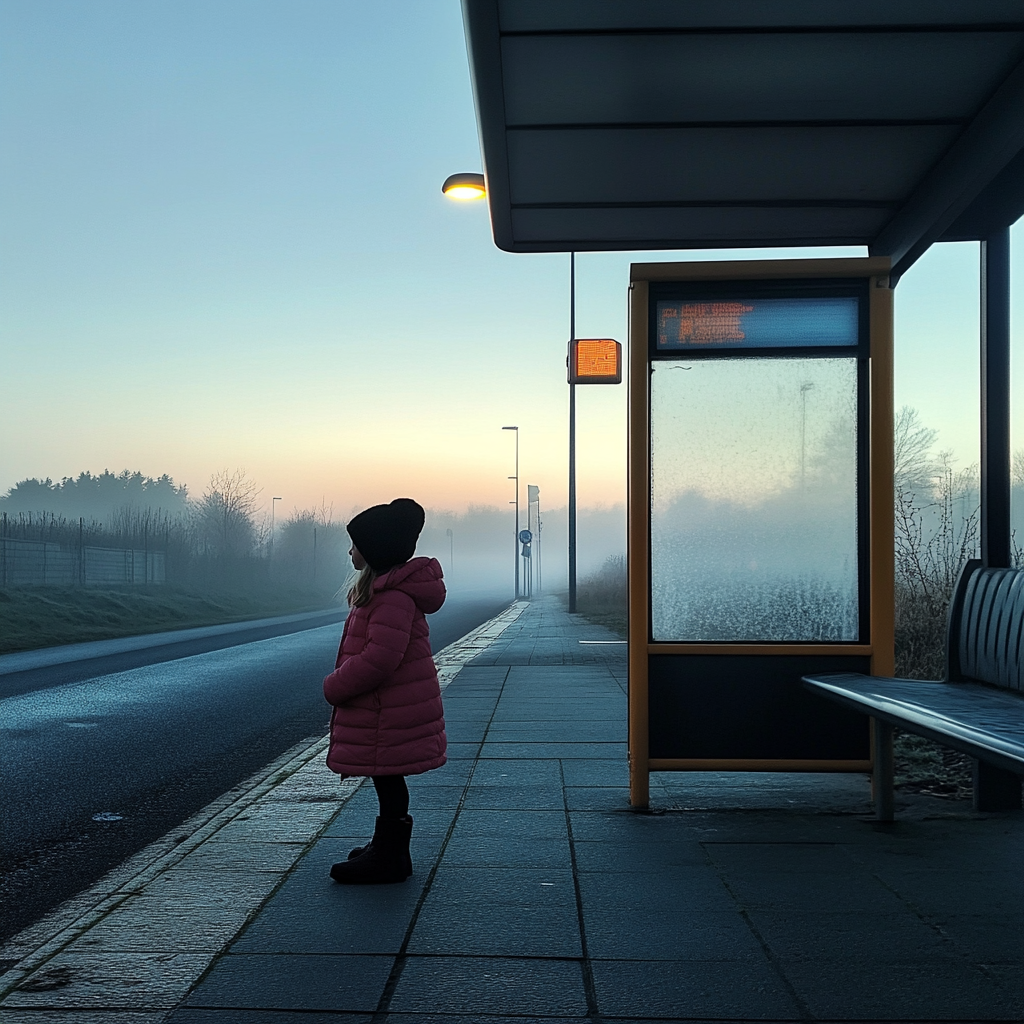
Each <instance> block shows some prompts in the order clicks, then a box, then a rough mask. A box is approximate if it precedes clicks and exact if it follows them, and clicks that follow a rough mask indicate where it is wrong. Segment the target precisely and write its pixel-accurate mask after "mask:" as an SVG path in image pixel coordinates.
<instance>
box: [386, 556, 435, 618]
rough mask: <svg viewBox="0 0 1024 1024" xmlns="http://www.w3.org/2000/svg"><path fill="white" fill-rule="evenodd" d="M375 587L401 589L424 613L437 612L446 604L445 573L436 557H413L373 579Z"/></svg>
mask: <svg viewBox="0 0 1024 1024" xmlns="http://www.w3.org/2000/svg"><path fill="white" fill-rule="evenodd" d="M373 589H374V590H375V591H380V590H400V591H402V593H403V594H408V595H409V596H410V597H411V598H412V599H413V601H415V602H416V607H417V608H419V610H420V611H421V612H423V613H424V615H429V614H430V613H431V612H436V611H437V609H438V608H440V607H441V605H443V604H444V598H445V593H446V591H445V587H444V573H442V572H441V563H440V562H438V560H437V559H436V558H411V559H410V560H409V561H408V562H405V563H404V564H402V565H396V566H395V567H394V569H389V570H388V571H387V572H386V573H384V575H383V576H378V577H377V579H375V580H374V581H373Z"/></svg>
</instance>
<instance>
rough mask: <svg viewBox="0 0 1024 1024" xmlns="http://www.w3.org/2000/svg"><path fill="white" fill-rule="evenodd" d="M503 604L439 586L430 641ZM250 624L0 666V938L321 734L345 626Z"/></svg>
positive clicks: (461, 631) (459, 632)
mask: <svg viewBox="0 0 1024 1024" xmlns="http://www.w3.org/2000/svg"><path fill="white" fill-rule="evenodd" d="M507 604H508V599H507V598H505V599H504V600H503V599H502V598H500V597H498V596H482V595H474V596H466V597H459V596H457V595H454V594H452V595H449V599H448V601H447V602H446V603H445V606H444V607H443V608H442V609H441V610H440V611H439V612H438V613H437V614H435V615H432V616H431V617H430V630H431V641H432V644H433V647H434V649H435V650H440V649H441V648H442V647H444V646H445V645H446V644H449V643H451V642H452V641H454V640H457V639H458V638H459V637H461V636H463V635H465V634H466V633H468V632H469V631H470V630H471V629H473V628H474V627H475V626H477V625H479V624H480V623H481V622H484V621H486V620H487V619H489V618H491V617H492V616H493V615H495V614H497V612H498V611H500V610H501V608H503V607H505V606H506V605H507ZM301 626H302V624H301V623H299V624H298V625H297V626H296V625H293V627H292V628H293V629H294V628H301ZM247 629H249V630H250V631H251V627H247V626H246V624H244V623H241V624H239V629H238V630H235V631H228V632H224V633H221V634H219V639H218V640H217V641H216V642H217V643H218V644H219V649H217V650H210V649H208V648H209V645H210V643H211V642H212V640H213V638H209V637H204V638H203V639H202V641H201V646H202V648H203V653H192V652H191V651H190V650H189V647H188V644H185V645H182V644H174V643H168V644H163V643H161V645H160V646H159V647H156V648H147V649H143V650H135V651H126V652H123V653H120V654H111V653H108V651H109V648H100V649H99V651H100V653H101V655H102V656H101V657H100V658H95V657H94V658H88V657H87V655H88V654H89V653H90V650H89V646H90V645H81V647H82V648H83V650H82V651H81V653H82V654H83V655H85V656H86V657H83V658H81V659H79V660H78V661H76V662H74V663H70V664H69V663H64V664H56V665H47V664H45V662H46V660H47V658H46V656H45V655H42V652H40V657H39V658H38V659H37V660H38V661H39V662H41V664H40V665H39V667H36V668H30V669H28V670H22V671H19V672H16V673H9V674H6V675H4V676H0V694H10V695H5V696H4V697H3V699H2V700H0V788H2V798H0V908H2V909H0V915H2V916H0V941H3V940H5V939H7V938H9V937H10V936H11V935H13V934H14V933H15V932H17V931H19V930H20V929H22V928H24V927H25V926H27V925H28V924H30V923H31V922H33V921H34V920H36V919H38V918H39V917H40V916H42V915H43V914H44V913H46V912H47V911H48V910H50V909H52V908H53V907H55V906H57V905H58V904H60V903H62V902H63V901H64V900H66V899H68V898H70V897H71V896H74V895H75V894H76V893H78V892H80V891H82V890H83V889H85V888H87V887H88V886H89V885H91V884H92V883H93V882H94V881H96V880H97V879H98V878H100V877H101V876H102V875H103V874H104V873H105V872H106V871H108V870H110V869H111V868H112V867H115V866H116V865H117V864H119V863H121V862H122V861H123V860H124V859H125V858H127V857H129V856H131V854H133V853H135V852H137V851H138V850H140V849H142V848H143V847H144V846H146V845H148V844H149V843H150V842H152V841H153V840H155V839H157V838H159V837H160V836H163V835H165V834H166V833H168V832H169V831H170V830H171V829H173V828H175V827H176V826H178V825H180V824H181V823H182V822H183V821H185V820H187V819H188V818H189V817H190V816H191V815H192V814H194V813H195V812H196V811H198V810H200V809H201V808H202V807H204V806H205V805H206V804H207V803H209V802H210V801H211V800H214V799H216V798H217V797H218V796H220V795H222V794H223V793H226V792H227V791H228V790H230V789H231V788H232V787H233V786H235V785H237V784H238V783H239V782H241V781H243V780H244V779H246V778H248V777H249V776H250V775H252V774H253V773H254V772H256V771H258V770H259V769H260V768H262V767H263V766H264V765H266V764H269V763H270V762H271V761H273V760H274V759H275V758H276V757H277V756H279V755H280V754H282V753H283V752H284V751H285V750H287V749H288V748H289V747H291V746H293V745H294V744H296V743H298V742H299V741H301V740H303V739H305V738H307V737H308V738H315V737H317V736H322V735H323V734H324V733H325V731H326V728H327V723H328V717H329V710H330V709H329V708H328V706H327V704H325V703H324V699H323V692H322V689H321V682H322V680H323V677H324V675H326V673H327V672H329V671H330V669H331V668H332V667H333V663H334V657H335V654H336V652H337V646H338V638H339V635H340V633H341V625H340V624H339V623H333V624H330V625H326V626H318V627H317V628H312V629H309V628H307V629H303V631H302V632H291V633H288V634H286V635H283V636H280V635H275V636H270V637H268V638H265V639H259V640H256V641H251V640H250V641H249V642H243V643H238V642H237V639H238V637H239V636H241V637H244V638H245V639H249V638H248V637H247V636H246V630H247ZM158 650H162V651H163V652H164V653H163V659H164V660H162V661H160V662H158V663H151V660H150V659H152V658H154V657H155V654H154V652H155V651H158ZM76 653H78V651H77V650H76ZM140 661H141V662H142V663H141V664H140ZM17 667H22V663H18V666H17ZM97 667H98V671H97ZM68 679H73V680H75V681H73V682H68V681H67V680H68ZM324 770H325V771H326V770H327V769H326V768H325V769H324ZM97 815H99V816H101V819H102V816H104V815H108V816H116V820H96V818H95V816H97Z"/></svg>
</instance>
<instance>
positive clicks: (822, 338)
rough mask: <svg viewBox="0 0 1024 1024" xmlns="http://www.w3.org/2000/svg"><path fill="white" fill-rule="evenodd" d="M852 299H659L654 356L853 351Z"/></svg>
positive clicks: (855, 311) (856, 308)
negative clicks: (782, 350) (739, 351)
mask: <svg viewBox="0 0 1024 1024" xmlns="http://www.w3.org/2000/svg"><path fill="white" fill-rule="evenodd" d="M859 312H860V302H859V300H858V299H857V297H856V296H809V297H806V298H804V297H801V298H762V297H760V296H752V297H750V298H744V297H735V298H733V297H729V298H717V297H716V298H707V299H699V298H698V299H659V300H658V302H657V304H656V311H655V315H656V318H657V325H656V337H657V348H658V351H659V352H673V351H681V350H686V351H694V350H705V351H707V350H712V351H714V350H719V351H720V350H722V349H748V348H750V349H754V348H818V347H824V348H848V347H849V348H853V347H856V345H857V343H858V338H859V324H858V318H859Z"/></svg>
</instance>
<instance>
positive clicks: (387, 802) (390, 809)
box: [373, 775, 409, 818]
mask: <svg viewBox="0 0 1024 1024" xmlns="http://www.w3.org/2000/svg"><path fill="white" fill-rule="evenodd" d="M373 788H374V789H375V790H377V802H378V803H379V804H380V816H381V817H382V818H404V817H405V816H406V815H407V814H408V813H409V787H408V786H407V785H406V784H405V776H404V775H374V776H373Z"/></svg>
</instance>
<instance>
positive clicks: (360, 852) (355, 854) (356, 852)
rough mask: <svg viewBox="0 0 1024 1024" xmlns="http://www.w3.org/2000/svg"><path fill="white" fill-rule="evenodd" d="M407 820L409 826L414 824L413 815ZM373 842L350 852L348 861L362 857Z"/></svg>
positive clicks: (410, 868)
mask: <svg viewBox="0 0 1024 1024" xmlns="http://www.w3.org/2000/svg"><path fill="white" fill-rule="evenodd" d="M406 818H407V819H408V821H409V824H410V825H411V824H412V815H411V814H407V815H406ZM372 842H373V840H372V839H370V840H368V841H367V843H366V845H365V846H357V847H356V848H355V849H354V850H349V851H348V859H349V860H355V859H356V857H360V856H362V855H363V854H364V853H366V851H367V850H368V849H369V848H370V843H372ZM409 874H410V875H411V874H412V861H411V860H410V861H409Z"/></svg>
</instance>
